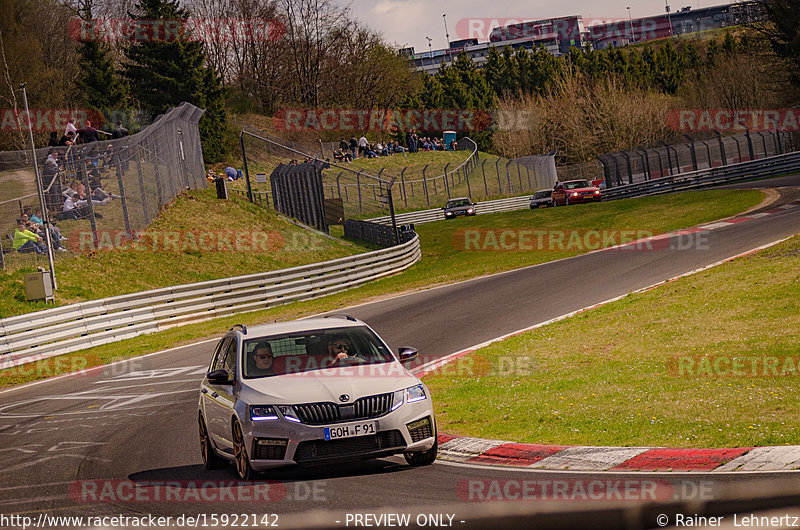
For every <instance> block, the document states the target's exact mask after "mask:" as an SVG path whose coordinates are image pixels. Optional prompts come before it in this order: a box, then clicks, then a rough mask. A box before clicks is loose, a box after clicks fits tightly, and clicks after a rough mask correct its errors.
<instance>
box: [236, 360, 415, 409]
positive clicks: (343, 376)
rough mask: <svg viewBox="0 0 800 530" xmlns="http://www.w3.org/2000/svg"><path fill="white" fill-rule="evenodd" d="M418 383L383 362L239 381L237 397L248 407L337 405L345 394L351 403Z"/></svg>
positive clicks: (400, 366) (409, 375)
mask: <svg viewBox="0 0 800 530" xmlns="http://www.w3.org/2000/svg"><path fill="white" fill-rule="evenodd" d="M371 368H375V369H374V370H371ZM419 382H420V381H419V379H417V378H416V377H414V376H413V375H411V374H410V373H409V372H408V371H407V370H406V369H405V368H404V367H403V366H402V365H400V363H386V364H382V365H367V366H360V367H359V366H350V367H337V368H327V369H324V370H314V371H311V372H303V373H299V374H289V375H280V376H273V377H263V378H259V379H246V380H244V381H243V382H242V390H241V394H240V396H241V398H242V399H243V400H244V401H246V402H248V403H251V404H254V403H264V404H274V405H292V404H300V403H317V402H325V401H332V402H335V403H338V402H339V396H341V395H342V394H347V395H348V396H350V399H349V402H350V403H352V402H353V401H355V400H357V399H359V398H362V397H364V396H373V395H376V394H385V393H387V392H394V391H395V390H401V389H403V388H408V387H410V386H414V385H418V384H419Z"/></svg>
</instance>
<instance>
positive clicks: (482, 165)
mask: <svg viewBox="0 0 800 530" xmlns="http://www.w3.org/2000/svg"><path fill="white" fill-rule="evenodd" d="M481 173H483V191H484V192H485V193H486V197H488V196H489V186H488V185H487V184H486V160H484V161H483V162H481Z"/></svg>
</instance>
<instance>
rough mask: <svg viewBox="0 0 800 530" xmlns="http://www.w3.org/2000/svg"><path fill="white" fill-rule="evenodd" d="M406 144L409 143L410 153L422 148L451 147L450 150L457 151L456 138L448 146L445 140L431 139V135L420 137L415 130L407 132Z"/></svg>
mask: <svg viewBox="0 0 800 530" xmlns="http://www.w3.org/2000/svg"><path fill="white" fill-rule="evenodd" d="M406 145H408V152H409V153H417V152H419V151H420V150H422V151H445V150H447V149H450V151H455V150H456V149H457V146H456V141H455V140H450V146H449V147H448V146H446V145H445V143H444V141H443V140H441V139H439V138H433V139H431V137H430V136H423V137H419V136H417V133H416V132H414V131H408V132H407V133H406Z"/></svg>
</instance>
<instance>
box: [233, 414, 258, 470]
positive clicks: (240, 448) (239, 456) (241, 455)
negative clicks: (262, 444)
mask: <svg viewBox="0 0 800 530" xmlns="http://www.w3.org/2000/svg"><path fill="white" fill-rule="evenodd" d="M233 452H234V454H235V455H236V474H237V475H239V478H240V479H242V480H252V479H253V477H255V475H256V471H255V470H254V469H253V468H252V467H251V466H250V459H249V458H247V447H246V446H245V442H244V434H242V426H241V425H240V424H239V421H238V420H237V421H234V422H233Z"/></svg>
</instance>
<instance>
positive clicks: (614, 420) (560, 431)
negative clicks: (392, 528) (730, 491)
mask: <svg viewBox="0 0 800 530" xmlns="http://www.w3.org/2000/svg"><path fill="white" fill-rule="evenodd" d="M798 271H800V237H794V238H793V239H791V240H789V241H787V242H784V243H782V244H780V245H779V246H775V247H772V248H769V249H766V250H764V251H762V252H759V253H756V254H753V255H750V256H745V257H742V258H739V259H736V260H734V261H732V262H728V263H726V264H723V265H721V266H718V267H715V268H712V269H709V270H706V271H703V272H701V273H698V274H695V275H692V276H690V277H685V278H682V279H679V280H677V281H675V282H671V283H669V284H666V285H663V286H661V287H659V288H657V289H654V290H651V291H649V292H645V293H636V294H631V295H629V296H627V297H625V298H624V299H622V300H619V301H617V302H613V303H611V304H608V305H605V306H602V307H600V308H597V309H594V310H591V311H587V312H585V313H582V314H580V315H578V316H575V317H573V318H570V319H567V320H564V321H561V322H558V323H555V324H552V325H549V326H546V327H543V328H540V329H537V330H535V331H532V332H529V333H525V334H522V335H519V336H516V337H512V338H510V339H508V340H505V341H503V342H500V343H496V344H493V345H491V346H488V347H486V348H482V349H480V350H478V351H476V352H474V353H472V354H470V355H469V356H468V357H466V358H465V359H464V360H463V361H462V362H461V363H460V364H456V365H454V366H452V367H448V368H446V369H445V370H444V371H443V372H441V373H435V374H432V375H430V376H429V377H427V378H426V382H427V384H428V385H429V386H430V388H431V392H432V393H433V394H434V395H435V396H436V408H437V422H438V424H439V428H440V429H442V430H443V431H446V432H448V433H455V434H461V435H467V436H477V437H482V438H493V439H497V438H499V439H505V440H514V441H519V442H535V443H541V444H558V445H561V444H566V445H573V444H577V445H612V446H642V445H650V446H652V445H655V446H661V445H665V446H669V447H722V446H737V447H747V446H764V445H784V444H797V443H798V442H800V428H799V427H798V425H797V422H796V421H794V418H796V416H797V413H798V410H800V392H798V390H800V316H798V315H800V272H798ZM600 323H602V324H600ZM737 359H738V360H737ZM487 418H491V421H487Z"/></svg>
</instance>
